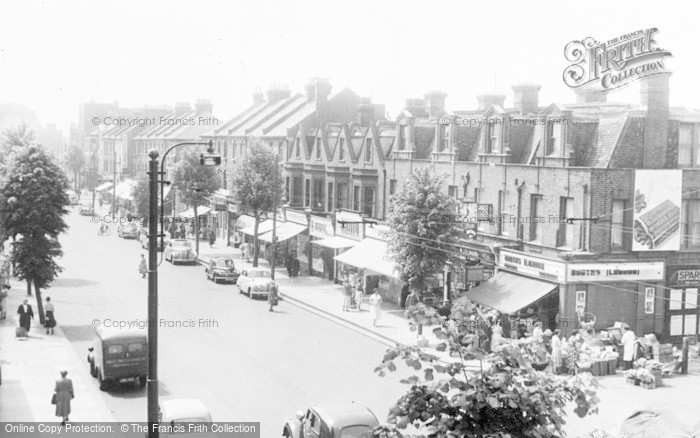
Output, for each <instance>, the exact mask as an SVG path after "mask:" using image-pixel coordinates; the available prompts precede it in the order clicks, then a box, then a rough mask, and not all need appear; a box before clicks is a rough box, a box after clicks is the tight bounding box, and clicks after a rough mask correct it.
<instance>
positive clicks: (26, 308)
mask: <svg viewBox="0 0 700 438" xmlns="http://www.w3.org/2000/svg"><path fill="white" fill-rule="evenodd" d="M17 314H18V315H19V326H20V327H22V328H23V329H24V330H25V331H26V332H27V334H29V328H30V327H31V325H32V319H34V311H32V306H31V305H29V301H28V300H27V299H26V298H25V299H24V301H22V304H20V306H19V307H18V308H17Z"/></svg>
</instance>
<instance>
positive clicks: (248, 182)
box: [231, 141, 284, 266]
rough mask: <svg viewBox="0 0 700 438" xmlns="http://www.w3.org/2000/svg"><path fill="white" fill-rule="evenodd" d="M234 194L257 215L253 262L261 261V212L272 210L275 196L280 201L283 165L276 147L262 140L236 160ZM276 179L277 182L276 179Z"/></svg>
mask: <svg viewBox="0 0 700 438" xmlns="http://www.w3.org/2000/svg"><path fill="white" fill-rule="evenodd" d="M232 175H233V177H232V181H231V186H232V187H233V196H234V198H235V199H236V202H237V203H238V206H239V207H240V208H241V209H245V210H250V211H251V212H252V213H253V217H255V231H256V232H255V236H254V254H253V266H257V265H258V254H259V252H258V250H259V248H258V236H257V229H258V224H259V222H260V216H261V215H262V214H263V213H266V212H271V211H272V208H273V204H274V201H275V198H277V203H278V205H279V204H281V199H282V195H283V193H284V190H283V189H282V180H283V178H281V177H280V175H282V169H281V167H280V164H279V157H278V156H277V155H275V152H274V150H273V149H271V148H269V147H268V146H265V145H263V144H262V143H260V142H257V141H256V142H253V143H251V144H250V146H249V147H248V148H247V149H246V150H245V152H244V153H243V156H242V157H241V159H240V160H239V161H238V162H236V164H235V165H234V168H233V172H232ZM275 181H276V182H277V184H275V183H274V182H275Z"/></svg>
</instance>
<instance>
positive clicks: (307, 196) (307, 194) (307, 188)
mask: <svg viewBox="0 0 700 438" xmlns="http://www.w3.org/2000/svg"><path fill="white" fill-rule="evenodd" d="M309 205H311V180H310V179H307V180H305V181H304V207H308V206H309Z"/></svg>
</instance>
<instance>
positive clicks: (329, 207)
mask: <svg viewBox="0 0 700 438" xmlns="http://www.w3.org/2000/svg"><path fill="white" fill-rule="evenodd" d="M334 196H335V187H333V183H332V182H329V183H328V202H326V211H332V210H333V206H335V198H334Z"/></svg>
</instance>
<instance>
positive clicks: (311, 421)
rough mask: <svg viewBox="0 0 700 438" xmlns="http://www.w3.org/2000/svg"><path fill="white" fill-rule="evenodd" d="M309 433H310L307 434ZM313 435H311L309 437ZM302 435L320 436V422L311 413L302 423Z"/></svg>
mask: <svg viewBox="0 0 700 438" xmlns="http://www.w3.org/2000/svg"><path fill="white" fill-rule="evenodd" d="M309 432H311V433H309ZM311 434H313V435H311ZM304 435H305V436H306V435H309V436H320V435H321V420H320V419H319V418H318V417H317V416H316V415H315V414H314V413H313V412H311V411H309V412H308V413H307V414H306V421H305V422H304Z"/></svg>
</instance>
